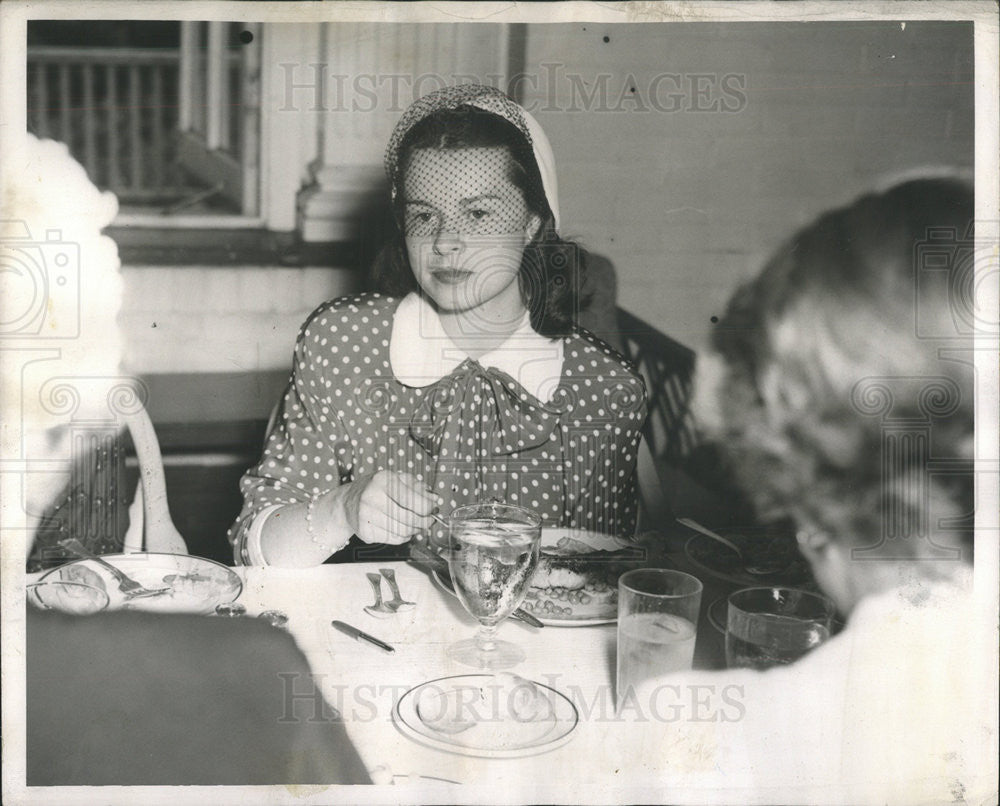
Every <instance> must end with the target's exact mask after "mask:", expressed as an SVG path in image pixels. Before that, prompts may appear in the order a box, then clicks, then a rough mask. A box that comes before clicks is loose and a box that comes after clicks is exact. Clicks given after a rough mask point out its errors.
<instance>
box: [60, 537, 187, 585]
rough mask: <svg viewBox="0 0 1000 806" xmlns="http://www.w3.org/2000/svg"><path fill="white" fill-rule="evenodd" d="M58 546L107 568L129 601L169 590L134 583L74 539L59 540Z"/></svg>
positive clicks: (119, 570) (130, 578) (118, 569)
mask: <svg viewBox="0 0 1000 806" xmlns="http://www.w3.org/2000/svg"><path fill="white" fill-rule="evenodd" d="M59 545H60V546H62V547H63V548H64V549H66V550H67V551H68V552H69V553H70V554H73V555H75V556H77V557H81V558H83V559H85V560H92V561H93V562H95V563H97V564H98V565H101V566H103V567H104V568H107V569H108V571H110V572H111V573H112V575H113V576H114V577H115V579H117V580H118V590H120V591H121V592H122V593H124V594H125V596H126V597H127V598H129V599H138V598H140V597H146V596H159V595H160V594H161V593H166V592H167V591H168V590H170V587H169V586H168V587H166V588H147V587H146V586H145V585H142V584H141V583H139V582H136V581H135V580H134V579H132V577H130V576H127V575H126V574H125V573H124V572H123V571H122V570H121V569H120V568H115V567H114V566H113V565H112V564H111V563H109V562H108V561H107V560H105V559H103V558H101V557H99V556H98V555H96V554H91V553H90V552H89V551H87V549H85V548H84V547H83V544H82V543H81V542H80V541H79V540H77V539H76V538H74V537H68V538H66V539H65V540H60V541H59Z"/></svg>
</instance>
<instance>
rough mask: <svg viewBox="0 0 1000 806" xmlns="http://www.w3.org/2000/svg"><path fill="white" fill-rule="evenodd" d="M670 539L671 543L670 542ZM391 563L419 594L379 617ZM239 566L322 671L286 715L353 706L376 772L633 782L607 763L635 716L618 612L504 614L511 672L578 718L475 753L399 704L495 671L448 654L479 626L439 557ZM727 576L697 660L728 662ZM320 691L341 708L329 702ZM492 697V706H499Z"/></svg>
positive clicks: (345, 713)
mask: <svg viewBox="0 0 1000 806" xmlns="http://www.w3.org/2000/svg"><path fill="white" fill-rule="evenodd" d="M661 548H662V549H669V544H666V543H664V544H662V545H661ZM675 548H676V546H675ZM648 564H655V565H659V566H670V567H682V569H683V567H684V566H685V559H684V557H683V552H677V551H673V552H670V551H666V550H664V551H663V552H661V553H660V554H659V555H658V556H656V557H651V558H650V561H649V563H648ZM386 568H391V569H392V570H393V571H394V572H395V577H396V580H397V582H398V585H399V588H400V590H401V591H402V594H403V597H404V598H405V599H407V600H409V601H411V602H412V603H413V604H414V606H413V607H412V608H411V609H409V610H405V611H400V612H396V613H393V614H391V615H383V616H381V617H379V616H374V615H371V614H369V613H368V612H366V610H365V606H366V605H370V604H372V589H371V586H370V584H369V580H368V575H369V574H380V571H381V569H386ZM234 570H235V571H236V573H237V574H238V575H239V576H240V578H241V580H242V582H243V588H242V591H241V593H240V595H239V597H238V600H237V601H238V603H239V604H241V605H243V606H244V607H245V608H246V616H247V617H254V616H259V615H260V614H261V613H266V612H267V611H275V610H276V611H280V612H281V613H282V614H284V615H286V616H287V622H285V623H284V625H283V626H282V627H281V628H282V629H286V630H288V632H289V633H290V634H291V635H292V636H293V637H294V638H295V640H296V642H297V643H298V645H299V647H300V649H301V650H302V651H303V653H304V654H305V655H306V657H307V659H308V662H309V665H310V668H311V669H312V677H313V680H311V681H305V680H296V679H290V680H287V681H286V682H285V686H284V688H283V691H284V693H285V701H284V702H283V703H282V704H281V712H282V713H281V716H282V718H317V719H321V718H335V717H339V718H342V719H343V720H344V723H345V726H346V729H347V732H348V735H349V736H350V738H351V739H352V741H353V742H354V744H355V746H356V748H357V749H358V752H359V753H360V755H361V757H362V759H363V760H364V762H365V764H366V766H367V768H368V769H369V771H370V772H371V773H372V775H373V778H374V779H375V780H376V782H390V781H391V782H393V783H396V784H399V783H406V782H413V783H416V782H419V783H420V784H421V785H422V786H432V787H433V786H435V785H437V786H443V787H449V786H455V785H463V786H465V785H471V786H474V787H477V788H485V789H486V790H487V791H495V792H504V791H511V790H517V791H519V792H522V793H523V792H524V789H525V786H529V788H530V782H532V781H537V782H538V788H539V792H541V791H542V790H544V789H546V788H547V787H549V786H551V785H552V783H553V778H552V776H553V775H554V774H556V775H558V778H559V779H560V780H562V781H564V782H572V784H573V786H574V787H576V788H579V787H586V788H589V789H590V792H591V794H593V793H595V792H600V791H606V792H607V793H609V797H610V793H611V792H613V791H616V790H617V789H618V788H619V787H620V786H621V784H622V783H623V776H622V774H621V772H622V771H621V770H616V769H614V767H613V766H611V765H610V762H608V763H605V757H606V756H607V755H608V754H606V753H604V752H603V749H604V748H605V747H606V746H607V742H608V741H614V736H615V732H616V730H620V729H621V723H622V721H623V720H627V719H630V718H633V719H634V717H635V714H631V715H629V716H626V717H619V716H617V715H616V693H615V676H616V645H617V627H616V624H615V623H614V622H613V621H610V622H605V623H602V624H589V625H587V626H555V625H553V624H551V623H550V624H547V625H546V626H543V627H540V628H539V627H535V626H530V625H529V624H527V623H524V622H522V621H518V620H515V619H511V618H508V619H506V620H505V621H504V622H502V624H501V625H500V629H499V635H498V637H499V638H500V639H503V640H507V641H511V642H513V643H516V644H518V645H519V646H520V647H521V648H522V649H523V650H524V653H525V660H524V661H523V663H521V664H519V665H518V666H516V667H514V668H512V669H510V670H509V672H511V673H513V674H515V675H517V676H518V677H519V678H523V679H526V680H529V681H532V682H534V683H536V684H541V685H542V686H547V687H549V688H550V689H554V690H555V691H556V692H559V693H560V694H561V695H563V697H564V698H566V699H568V700H569V701H570V703H572V706H573V710H574V711H575V717H576V719H577V722H576V725H575V727H574V728H573V729H572V730H571V731H570V732H569V734H568V735H567V736H565V737H562V738H561V739H558V740H556V741H553V742H551V743H550V744H543V745H542V746H540V747H538V748H537V750H535V751H531V750H528V751H525V752H524V753H523V754H518V753H516V752H515V753H507V754H504V753H499V754H496V755H494V756H492V757H491V755H490V754H489V753H486V754H478V753H476V754H466V753H464V752H456V750H454V749H445V748H442V747H439V746H433V745H434V744H435V743H433V742H430V743H428V742H426V741H423V740H421V738H420V737H419V736H418V737H414V735H413V733H412V731H409V732H407V731H406V730H405V726H403V725H401V724H400V722H401V719H400V713H399V712H398V711H396V712H394V710H395V709H396V706H397V704H398V703H399V702H400V700H401V699H402V698H403V697H404V696H405V695H406V694H407V692H409V691H411V690H412V689H414V688H415V687H417V686H421V685H423V684H431V687H435V686H438V687H443V686H445V685H446V683H445V680H446V679H447V678H453V677H456V676H467V675H473V676H474V675H477V674H479V675H482V674H492V672H485V671H484V670H478V669H475V668H471V667H469V666H464V665H461V664H459V663H457V662H455V661H453V660H452V659H451V658H450V657H449V656H448V652H447V649H448V647H449V645H451V644H452V643H454V642H456V641H459V640H462V639H465V638H469V637H471V636H472V635H473V633H474V631H475V629H476V626H477V624H476V621H475V620H474V619H473V618H472V616H470V615H469V614H468V613H467V612H466V610H465V609H464V608H463V606H462V604H461V603H460V602H459V600H458V599H457V598H456V597H455V596H454V594H452V593H451V592H450V591H447V590H446V589H445V587H444V586H443V585H441V584H440V582H439V581H438V580H435V579H434V577H433V575H432V574H431V573H430V572H429V570H428V569H426V568H424V567H421V566H419V565H418V564H415V563H412V562H405V561H395V562H386V561H383V562H373V563H372V562H360V563H338V564H327V565H321V566H318V567H313V568H307V569H300V568H296V569H289V568H277V567H256V566H246V567H237V568H236V569H234ZM688 570H691V569H688ZM729 587H733V586H729ZM725 588H726V583H725V582H722V581H720V580H715V579H711V578H709V579H708V584H707V585H706V595H705V596H704V597H703V601H702V608H701V619H700V625H699V631H698V638H697V642H696V648H695V667H696V668H704V669H714V668H719V667H721V666H724V663H725V657H724V640H723V636H722V633H721V632H719V631H718V629H717V628H716V627H714V626H713V625H712V624H711V623H710V622H709V619H708V617H707V609H708V607H707V606H708V604H709V603H710V601H712V600H714V599H715V598H716V597H717V596H718V595H720V592H721V591H723V590H724V589H725ZM335 620H336V621H340V622H344V623H346V624H347V625H350V626H351V627H355V628H358V629H360V630H362V631H364V632H365V633H367V634H369V635H371V636H372V637H375V638H377V639H378V640H380V641H381V642H384V643H385V644H388V645H389V646H391V647H392V649H393V651H392V652H388V651H386V650H385V649H382V648H379V647H378V646H376V645H373V644H371V643H369V642H367V641H365V640H356V639H355V638H353V637H351V636H350V635H348V634H346V633H345V632H343V631H341V630H339V629H337V628H335V627H334V626H333V624H332V622H333V621H335ZM432 681H439V682H438V683H436V684H435V683H433V682H432ZM316 692H319V693H321V694H322V695H323V698H324V699H325V701H326V703H328V704H329V706H331V707H332V710H333V711H335V712H336V714H335V715H334V714H331V713H329V712H327V713H321V710H322V709H321V707H320V706H319V705H318V700H317V698H316ZM483 707H484V708H486V709H487V710H489V709H490V707H491V706H490V705H483ZM641 719H642V717H641V716H640V721H641ZM559 733H561V731H558V730H557V731H556V734H559ZM504 755H507V756H513V757H503V756H504Z"/></svg>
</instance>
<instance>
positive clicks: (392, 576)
mask: <svg viewBox="0 0 1000 806" xmlns="http://www.w3.org/2000/svg"><path fill="white" fill-rule="evenodd" d="M378 570H379V572H380V573H381V574H382V576H384V577H385V581H386V582H388V583H389V590H391V591H392V598H391V599H390V600H389V601H388V602H386V603H385V606H386V607H391V608H392V610H393V612H399V611H405V610H412V609H413V608H414V607H416V606H417V603H416V602H408V601H406V599H404V598H403V597H402V596H400V594H399V585H397V584H396V572H395V571H394V570H393V569H392V568H379V569H378Z"/></svg>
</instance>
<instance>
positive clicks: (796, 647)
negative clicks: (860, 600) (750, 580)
mask: <svg viewBox="0 0 1000 806" xmlns="http://www.w3.org/2000/svg"><path fill="white" fill-rule="evenodd" d="M834 613H835V608H834V606H833V602H831V601H830V600H829V599H827V598H826V597H825V596H821V595H819V594H817V593H809V592H808V591H803V590H797V589H795V588H744V589H743V590H738V591H736V592H735V593H732V594H730V596H729V607H728V612H727V616H726V663H727V664H728V665H729V667H730V668H731V669H732V668H749V669H768V668H770V667H772V666H782V665H786V664H789V663H792V662H794V661H796V660H798V659H799V658H801V657H802V656H803V655H805V654H806V653H807V652H809V651H810V650H812V649H814V648H815V647H817V646H819V645H820V644H822V643H823V642H824V641H826V640H827V639H828V638H829V637H830V625H831V624H832V622H833V617H834Z"/></svg>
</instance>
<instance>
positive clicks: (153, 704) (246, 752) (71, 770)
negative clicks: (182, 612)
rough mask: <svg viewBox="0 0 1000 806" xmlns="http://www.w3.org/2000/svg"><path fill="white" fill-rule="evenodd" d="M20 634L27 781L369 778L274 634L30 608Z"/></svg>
mask: <svg viewBox="0 0 1000 806" xmlns="http://www.w3.org/2000/svg"><path fill="white" fill-rule="evenodd" d="M26 633H27V634H26V656H27V657H26V666H27V696H26V701H27V737H26V738H27V784H28V786H74V785H75V786H86V785H90V786H101V785H116V786H156V785H159V786H167V785H173V786H177V785H237V784H239V785H243V786H248V785H263V784H279V783H280V784H363V783H369V782H370V780H369V778H368V774H367V772H366V771H365V767H364V765H363V764H362V762H361V759H360V757H359V756H358V754H357V751H356V750H355V749H354V747H353V745H352V744H351V742H350V739H348V737H347V733H346V731H345V729H344V725H343V723H342V721H341V720H340V715H339V714H338V713H337V712H336V711H335V710H334V709H333V708H332V707H331V706H330V705H329V704H328V703H326V701H325V700H323V699H322V695H321V693H320V691H319V689H318V687H317V685H316V683H315V681H314V680H313V678H312V676H311V674H310V671H309V666H308V664H307V662H306V658H305V656H304V655H303V654H302V652H301V651H300V650H299V649H298V647H297V646H296V645H295V642H294V640H293V639H292V637H291V636H290V635H288V634H287V633H285V632H283V631H281V630H277V629H275V628H273V627H271V626H269V625H267V624H263V623H260V622H257V621H255V620H252V619H245V620H244V619H240V620H231V619H214V618H206V617H203V616H164V615H151V614H143V613H125V612H119V613H109V614H103V615H99V616H89V617H82V618H81V617H72V616H62V615H58V614H54V613H40V612H37V611H34V610H30V609H29V611H28V624H27V631H26Z"/></svg>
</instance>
